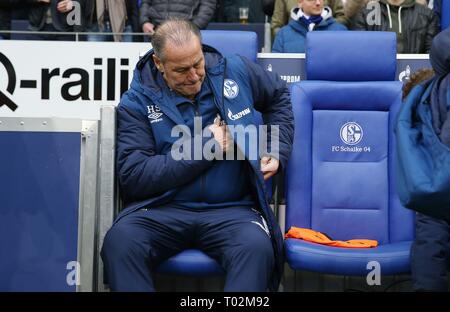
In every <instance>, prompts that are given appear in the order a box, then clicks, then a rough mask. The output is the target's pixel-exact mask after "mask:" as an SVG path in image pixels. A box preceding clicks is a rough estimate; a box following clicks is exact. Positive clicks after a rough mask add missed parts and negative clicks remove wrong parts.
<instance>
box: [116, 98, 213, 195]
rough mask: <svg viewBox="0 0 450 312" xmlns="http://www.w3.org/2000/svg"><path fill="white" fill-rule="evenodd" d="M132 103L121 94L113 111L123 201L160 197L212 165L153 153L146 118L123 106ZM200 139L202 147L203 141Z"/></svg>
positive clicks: (154, 149)
mask: <svg viewBox="0 0 450 312" xmlns="http://www.w3.org/2000/svg"><path fill="white" fill-rule="evenodd" d="M133 101H135V99H133V96H130V95H129V94H127V93H125V94H124V97H123V99H122V104H121V105H119V107H118V108H117V172H118V178H119V182H120V185H121V188H122V191H123V192H124V193H125V194H126V196H127V198H129V199H131V200H142V199H145V198H149V197H152V196H155V195H157V194H161V193H163V192H165V191H168V190H170V189H173V188H176V187H179V186H181V185H183V184H185V183H187V182H189V181H191V180H193V179H194V178H196V177H198V176H199V175H200V174H202V172H203V171H204V170H206V169H207V168H209V167H211V166H212V164H213V161H208V160H205V159H202V160H175V159H174V158H173V157H172V155H171V152H170V151H169V152H168V153H167V154H165V155H160V154H157V153H156V147H155V145H156V144H155V138H154V136H153V132H152V129H151V127H150V125H149V121H148V118H147V116H146V115H145V114H144V113H143V112H140V111H138V110H137V109H135V108H131V107H130V106H131V105H123V103H126V104H132V102H133ZM167 135H170V133H168V134H167ZM202 139H203V140H202V145H204V144H205V142H206V139H207V138H202ZM191 142H192V141H191Z"/></svg>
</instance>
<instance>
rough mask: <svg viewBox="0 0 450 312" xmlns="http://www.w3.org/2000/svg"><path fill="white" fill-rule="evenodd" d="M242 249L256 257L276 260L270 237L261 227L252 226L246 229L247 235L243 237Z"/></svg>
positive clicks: (271, 260)
mask: <svg viewBox="0 0 450 312" xmlns="http://www.w3.org/2000/svg"><path fill="white" fill-rule="evenodd" d="M255 227H256V225H255ZM240 251H241V252H243V253H246V254H249V255H251V256H252V258H253V257H254V259H265V260H268V261H270V262H273V261H274V253H273V247H272V242H271V240H270V237H269V235H268V234H267V233H266V232H265V231H263V230H262V229H260V228H252V229H249V230H247V231H245V236H244V237H242V238H241V242H240Z"/></svg>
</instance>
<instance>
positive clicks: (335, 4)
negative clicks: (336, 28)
mask: <svg viewBox="0 0 450 312" xmlns="http://www.w3.org/2000/svg"><path fill="white" fill-rule="evenodd" d="M328 3H329V6H330V8H331V11H333V17H334V19H335V20H336V22H338V23H341V24H342V25H344V26H348V25H350V20H349V19H348V18H347V16H346V15H345V12H344V5H343V4H342V0H328Z"/></svg>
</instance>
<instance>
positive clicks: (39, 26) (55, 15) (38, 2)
mask: <svg viewBox="0 0 450 312" xmlns="http://www.w3.org/2000/svg"><path fill="white" fill-rule="evenodd" d="M29 1H31V5H30V8H29V16H28V18H29V22H30V30H33V31H51V32H82V31H84V26H85V21H84V20H82V19H81V18H82V17H83V15H81V17H80V19H81V20H80V23H78V24H74V25H71V24H70V23H69V19H68V14H69V13H70V12H71V11H72V10H73V9H74V4H73V1H72V0H62V1H59V0H29ZM84 1H85V0H78V3H79V4H80V6H81V7H83V6H84V5H85V3H84ZM33 39H37V40H68V41H71V40H75V36H72V35H50V34H37V35H35V36H33Z"/></svg>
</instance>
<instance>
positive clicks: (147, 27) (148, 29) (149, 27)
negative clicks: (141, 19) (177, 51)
mask: <svg viewBox="0 0 450 312" xmlns="http://www.w3.org/2000/svg"><path fill="white" fill-rule="evenodd" d="M142 32H145V33H148V34H149V35H153V34H154V33H155V25H153V24H152V23H149V22H147V23H144V24H142Z"/></svg>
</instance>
